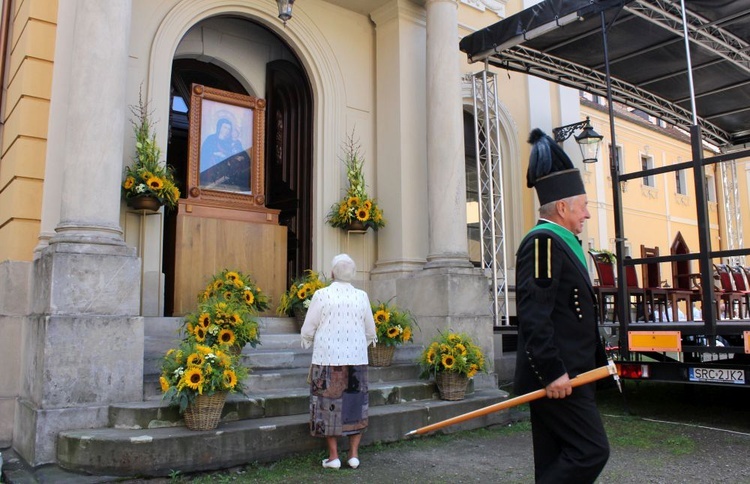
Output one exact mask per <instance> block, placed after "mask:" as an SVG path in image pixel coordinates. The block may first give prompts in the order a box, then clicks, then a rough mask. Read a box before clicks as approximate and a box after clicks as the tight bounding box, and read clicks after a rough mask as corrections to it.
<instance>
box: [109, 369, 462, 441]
mask: <svg viewBox="0 0 750 484" xmlns="http://www.w3.org/2000/svg"><path fill="white" fill-rule="evenodd" d="M473 392H474V386H473V382H471V381H470V382H469V386H468V387H467V388H466V394H467V395H470V394H471V393H473ZM436 397H437V387H436V386H435V383H434V382H433V381H429V380H397V381H382V380H381V381H371V382H370V391H369V405H370V407H378V406H381V405H394V404H399V403H404V402H410V401H415V400H430V399H432V398H436ZM309 411H310V388H309V386H300V387H291V388H287V389H284V390H270V391H268V390H266V391H252V392H247V394H246V395H242V394H230V395H229V396H228V397H227V402H226V404H225V405H224V411H223V412H222V418H223V419H224V420H226V421H231V420H242V419H251V418H268V417H280V416H285V415H299V414H308V413H309ZM178 425H184V422H183V420H182V417H181V416H180V414H179V411H178V410H177V408H176V407H170V406H169V405H168V404H167V403H166V402H164V401H163V400H162V399H161V395H159V396H158V397H155V398H153V399H150V400H146V401H143V402H129V403H122V404H116V405H110V407H109V426H110V427H112V428H123V429H140V428H143V429H147V428H160V427H174V426H178Z"/></svg>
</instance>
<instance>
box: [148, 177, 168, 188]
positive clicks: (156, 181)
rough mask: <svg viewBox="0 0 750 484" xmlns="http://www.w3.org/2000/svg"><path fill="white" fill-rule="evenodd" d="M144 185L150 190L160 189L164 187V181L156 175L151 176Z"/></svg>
mask: <svg viewBox="0 0 750 484" xmlns="http://www.w3.org/2000/svg"><path fill="white" fill-rule="evenodd" d="M146 185H148V186H149V188H151V189H152V190H161V189H162V188H164V181H163V180H162V179H161V178H159V177H158V176H152V177H151V178H149V179H148V180H147V181H146Z"/></svg>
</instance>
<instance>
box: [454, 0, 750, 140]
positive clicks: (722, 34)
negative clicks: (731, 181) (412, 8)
mask: <svg viewBox="0 0 750 484" xmlns="http://www.w3.org/2000/svg"><path fill="white" fill-rule="evenodd" d="M685 6H686V16H687V24H688V26H689V38H690V55H691V60H692V68H693V70H692V72H693V84H694V90H695V102H696V115H697V116H698V124H700V126H701V127H702V129H703V133H704V139H705V140H706V141H708V142H710V143H712V144H715V145H717V146H719V147H723V148H727V147H731V146H733V145H738V144H743V143H747V142H750V0H685ZM602 11H603V12H604V13H605V18H606V25H608V30H607V37H608V42H607V46H608V53H609V62H610V74H611V82H612V96H613V100H614V101H617V102H620V103H623V104H625V105H628V106H632V107H635V108H637V109H640V110H642V111H645V112H646V113H648V114H650V115H652V116H655V117H657V118H660V119H663V120H664V121H666V122H668V123H670V124H674V125H677V126H681V127H683V128H684V129H685V130H686V131H687V130H688V128H689V126H690V125H693V124H694V123H693V119H692V106H691V101H690V90H689V78H688V64H687V56H686V54H685V41H684V37H683V26H682V25H683V23H682V11H681V6H680V1H679V0H545V1H543V2H541V3H539V4H537V5H535V6H533V7H530V8H528V9H526V10H523V11H521V12H519V13H517V14H515V15H513V16H511V17H508V18H506V19H505V20H502V21H500V22H498V23H496V24H494V25H491V26H489V27H487V28H484V29H482V30H480V31H477V32H475V33H473V34H471V35H468V36H466V37H464V38H463V39H462V40H461V44H460V48H461V50H462V51H463V52H465V53H466V54H467V55H468V57H469V60H470V61H472V62H476V61H484V60H487V61H488V62H489V63H490V64H492V65H494V66H497V67H500V68H504V69H508V70H512V71H519V72H525V73H528V74H531V75H534V76H537V77H540V78H543V79H547V80H549V81H552V82H555V83H558V84H562V85H566V86H570V87H573V88H577V89H581V90H584V91H587V92H590V93H592V94H597V95H601V96H605V95H606V73H605V63H604V45H603V42H602V21H601V15H600V12H602Z"/></svg>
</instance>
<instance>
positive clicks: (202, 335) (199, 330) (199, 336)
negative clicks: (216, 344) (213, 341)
mask: <svg viewBox="0 0 750 484" xmlns="http://www.w3.org/2000/svg"><path fill="white" fill-rule="evenodd" d="M193 336H195V341H199V342H201V343H202V342H204V341H206V328H204V327H203V326H196V327H195V329H194V330H193Z"/></svg>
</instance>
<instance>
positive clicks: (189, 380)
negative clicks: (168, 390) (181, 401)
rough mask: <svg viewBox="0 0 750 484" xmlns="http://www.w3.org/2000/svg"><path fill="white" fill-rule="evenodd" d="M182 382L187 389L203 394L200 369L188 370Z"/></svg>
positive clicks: (202, 379)
mask: <svg viewBox="0 0 750 484" xmlns="http://www.w3.org/2000/svg"><path fill="white" fill-rule="evenodd" d="M182 381H183V382H184V383H185V385H187V386H188V387H189V388H191V389H193V390H198V393H201V394H202V393H203V381H204V378H203V372H202V371H201V369H200V368H196V367H193V368H188V369H187V371H185V374H184V375H183V376H182Z"/></svg>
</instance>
